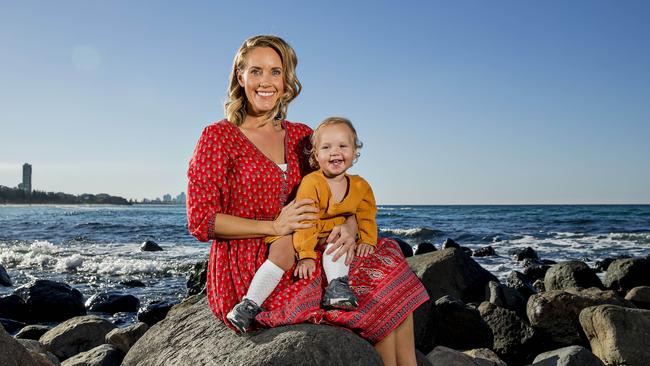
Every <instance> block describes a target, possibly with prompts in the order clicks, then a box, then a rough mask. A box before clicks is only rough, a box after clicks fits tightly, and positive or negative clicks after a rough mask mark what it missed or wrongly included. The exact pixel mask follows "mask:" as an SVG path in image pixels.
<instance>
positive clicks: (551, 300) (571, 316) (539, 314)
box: [526, 288, 634, 347]
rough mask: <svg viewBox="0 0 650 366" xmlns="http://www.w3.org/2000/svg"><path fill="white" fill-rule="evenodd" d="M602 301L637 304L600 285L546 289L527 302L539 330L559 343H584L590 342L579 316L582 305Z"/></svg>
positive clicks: (529, 313) (531, 316) (534, 326)
mask: <svg viewBox="0 0 650 366" xmlns="http://www.w3.org/2000/svg"><path fill="white" fill-rule="evenodd" d="M602 304H613V305H620V306H629V307H634V305H633V304H632V303H630V302H629V301H626V300H625V299H623V298H622V297H620V296H618V295H617V294H616V293H615V292H614V291H602V290H599V289H597V288H590V289H568V290H565V291H560V290H555V291H546V292H543V293H540V294H536V295H533V296H531V297H530V298H529V299H528V304H527V305H526V314H527V315H528V320H529V321H530V324H531V325H532V327H533V328H535V330H536V331H539V332H541V335H544V336H545V338H547V339H548V340H550V341H552V342H553V343H554V344H555V346H556V347H563V346H572V345H583V346H587V345H588V342H587V339H586V338H585V335H584V333H583V331H582V327H581V326H580V322H579V320H578V316H579V315H580V311H582V309H584V308H586V307H589V306H594V305H602Z"/></svg>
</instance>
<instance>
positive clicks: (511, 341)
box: [478, 302, 539, 365]
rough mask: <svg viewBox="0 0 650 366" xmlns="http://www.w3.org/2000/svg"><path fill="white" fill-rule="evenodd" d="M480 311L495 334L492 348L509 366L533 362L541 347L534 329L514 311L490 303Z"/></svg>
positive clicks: (483, 305)
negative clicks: (537, 350) (536, 351)
mask: <svg viewBox="0 0 650 366" xmlns="http://www.w3.org/2000/svg"><path fill="white" fill-rule="evenodd" d="M478 310H479V312H480V313H481V316H482V317H483V319H484V320H485V322H486V323H487V324H488V326H489V327H490V329H491V330H492V333H493V334H494V347H491V348H492V349H493V350H494V351H495V352H496V353H497V354H498V355H499V357H500V358H502V359H503V360H504V361H506V362H507V363H508V364H509V365H524V364H527V363H529V362H530V361H531V360H532V358H533V356H534V354H535V352H534V351H535V350H536V349H537V348H536V347H538V346H539V344H538V342H537V341H536V338H535V331H534V329H533V328H531V327H530V326H529V325H528V324H526V322H525V321H524V320H522V318H520V317H519V316H518V315H517V314H516V313H515V312H514V311H511V310H508V309H504V308H502V307H499V306H496V305H494V304H491V303H489V302H483V303H481V305H480V306H479V308H478Z"/></svg>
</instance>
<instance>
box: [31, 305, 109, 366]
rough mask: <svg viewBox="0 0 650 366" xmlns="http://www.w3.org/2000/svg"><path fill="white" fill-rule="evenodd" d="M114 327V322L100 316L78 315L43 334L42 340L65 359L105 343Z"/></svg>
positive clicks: (60, 357) (53, 351)
mask: <svg viewBox="0 0 650 366" xmlns="http://www.w3.org/2000/svg"><path fill="white" fill-rule="evenodd" d="M113 329H115V326H114V325H113V324H111V323H110V322H109V321H108V320H104V319H102V318H100V317H98V316H95V315H86V316H78V317H76V318H72V319H68V320H66V321H64V322H63V323H61V324H59V325H57V326H56V327H54V328H52V329H51V330H49V331H48V332H47V333H45V334H43V336H42V337H41V338H40V342H41V343H43V345H44V346H45V347H47V349H48V350H50V352H52V353H54V355H55V356H57V357H58V358H59V359H60V360H65V359H67V358H70V357H72V356H74V355H76V354H78V353H81V352H86V351H89V350H91V349H93V348H94V347H97V346H99V345H101V344H103V343H104V340H105V338H106V334H108V332H110V331H111V330H113Z"/></svg>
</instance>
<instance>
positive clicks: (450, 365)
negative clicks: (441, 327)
mask: <svg viewBox="0 0 650 366" xmlns="http://www.w3.org/2000/svg"><path fill="white" fill-rule="evenodd" d="M427 359H429V361H431V364H432V365H433V366H476V363H475V362H474V360H473V359H472V358H471V357H470V356H468V355H466V354H464V353H462V352H458V351H456V350H453V349H451V348H447V347H445V346H438V347H436V348H434V349H433V351H431V352H430V353H429V354H428V355H427Z"/></svg>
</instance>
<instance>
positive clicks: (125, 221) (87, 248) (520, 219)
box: [0, 205, 650, 304]
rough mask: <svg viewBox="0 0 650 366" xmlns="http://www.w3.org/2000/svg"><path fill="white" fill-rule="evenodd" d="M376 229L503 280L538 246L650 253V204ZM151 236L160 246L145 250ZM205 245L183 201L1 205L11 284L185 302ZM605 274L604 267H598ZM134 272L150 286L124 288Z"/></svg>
mask: <svg viewBox="0 0 650 366" xmlns="http://www.w3.org/2000/svg"><path fill="white" fill-rule="evenodd" d="M377 221H378V225H379V231H380V233H379V235H380V236H388V237H397V238H400V239H403V240H404V241H406V242H408V243H409V244H411V245H412V246H414V247H417V245H418V244H420V243H422V242H430V243H433V244H434V245H435V246H436V247H438V248H439V247H440V245H441V244H442V242H443V241H444V240H445V239H446V238H451V239H454V240H455V241H456V242H458V243H459V244H461V245H463V246H466V247H469V248H471V249H478V248H481V247H484V246H487V245H491V246H492V247H493V248H494V249H495V250H496V253H497V255H496V256H492V257H480V258H476V257H475V260H476V261H477V262H478V263H480V264H481V265H482V266H483V267H484V268H486V269H488V270H489V271H491V272H492V273H493V274H495V275H496V276H497V277H499V278H500V279H505V277H506V276H507V275H508V274H509V273H510V272H511V271H512V270H522V268H521V264H520V263H517V262H516V261H514V260H513V259H512V257H511V252H512V251H513V250H515V249H517V248H525V247H529V246H530V247H532V248H534V249H535V250H536V251H537V252H538V253H539V255H540V257H541V258H542V259H551V260H555V261H564V260H571V259H577V260H584V261H586V262H587V263H588V264H590V265H591V266H593V265H594V264H595V262H596V261H597V260H601V259H604V258H606V257H618V256H624V255H627V256H632V257H635V256H648V255H650V205H521V206H380V207H379V211H378V215H377ZM145 240H154V241H155V242H157V243H158V244H159V245H160V246H161V247H162V248H163V249H164V250H163V251H160V252H141V251H140V250H139V247H140V245H141V244H142V243H143V242H144V241H145ZM208 251H209V244H208V243H201V242H199V241H197V240H196V239H194V238H193V237H192V236H190V235H189V234H188V232H187V221H186V215H185V207H184V206H164V205H135V206H82V205H74V206H69V205H38V206H37V205H34V206H13V205H10V206H6V205H5V206H0V263H1V264H2V265H3V266H4V267H5V268H6V269H7V272H8V273H9V276H10V277H11V279H12V281H13V286H12V287H3V286H0V296H3V295H6V294H9V293H11V292H12V291H13V290H15V289H16V288H17V287H18V286H21V285H23V284H26V283H28V282H30V281H31V280H32V279H38V278H42V279H51V280H56V281H61V282H65V283H68V284H70V285H71V286H73V287H75V288H77V289H79V290H80V291H81V292H82V293H83V294H84V297H85V298H86V299H87V298H88V297H90V296H92V295H93V294H95V293H96V292H99V291H102V290H119V291H122V292H128V293H131V294H133V295H135V296H137V297H138V298H139V299H140V301H141V303H142V304H146V303H148V302H150V301H154V300H180V299H182V298H183V297H184V296H185V294H186V287H185V282H186V276H187V274H188V273H189V272H190V270H191V268H192V267H193V265H194V264H195V263H196V262H198V261H202V260H204V259H206V258H207V256H208ZM601 275H602V274H601ZM132 279H138V280H141V281H143V282H144V283H145V284H146V287H137V288H126V287H124V286H122V285H121V284H120V282H122V281H125V280H132Z"/></svg>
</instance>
